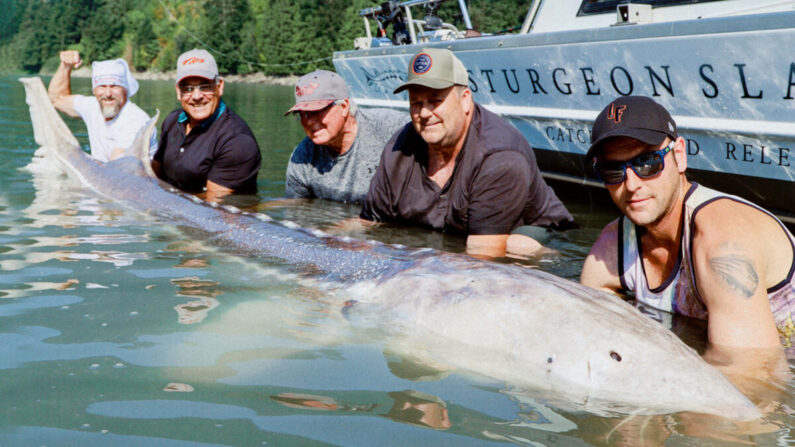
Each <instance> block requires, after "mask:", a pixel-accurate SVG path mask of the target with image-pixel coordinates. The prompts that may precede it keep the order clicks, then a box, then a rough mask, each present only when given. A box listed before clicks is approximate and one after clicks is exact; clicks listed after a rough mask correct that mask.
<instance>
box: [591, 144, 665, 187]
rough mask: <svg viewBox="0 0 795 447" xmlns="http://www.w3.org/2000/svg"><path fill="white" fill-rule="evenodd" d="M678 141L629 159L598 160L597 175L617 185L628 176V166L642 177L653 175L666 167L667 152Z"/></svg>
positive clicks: (606, 182) (595, 163) (608, 182)
mask: <svg viewBox="0 0 795 447" xmlns="http://www.w3.org/2000/svg"><path fill="white" fill-rule="evenodd" d="M675 145H676V141H671V143H670V144H668V146H666V147H664V148H662V149H660V150H658V151H654V152H649V153H646V154H640V155H638V156H637V157H633V158H632V159H630V160H627V161H596V162H594V164H593V168H594V170H595V171H596V176H597V177H599V180H601V181H602V183H604V184H605V185H617V184H619V183H622V182H624V180H625V179H626V177H627V166H629V167H631V168H632V170H633V171H634V172H635V174H636V175H637V176H638V177H640V178H649V177H653V176H655V175H657V174H659V173H660V172H662V170H663V169H665V154H667V153H668V152H671V151H672V150H673V148H674V146H675Z"/></svg>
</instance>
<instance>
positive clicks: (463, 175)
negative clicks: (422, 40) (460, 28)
mask: <svg viewBox="0 0 795 447" xmlns="http://www.w3.org/2000/svg"><path fill="white" fill-rule="evenodd" d="M468 84H469V76H468V74H467V71H466V68H464V65H463V64H462V63H461V61H460V60H458V58H457V57H455V55H454V54H453V53H452V52H451V51H449V50H446V49H437V48H429V49H424V50H422V51H420V52H419V53H418V54H416V55H415V56H414V57H413V58H412V59H411V62H410V63H409V66H408V80H407V82H405V83H404V84H402V85H401V86H399V87H398V88H397V89H396V90H395V93H399V92H401V91H403V90H408V93H409V114H410V116H411V121H412V122H411V123H409V124H408V125H406V126H405V127H404V128H403V129H402V130H400V131H398V132H397V133H396V134H395V135H394V136H393V137H392V139H391V140H390V141H389V142H388V143H387V145H386V148H385V149H384V153H383V155H382V158H381V163H380V165H379V166H378V171H377V172H376V174H375V176H374V177H373V180H372V182H371V183H370V190H369V191H368V193H367V198H366V200H365V205H364V208H363V210H362V214H361V217H362V218H363V219H367V220H372V221H397V222H403V223H410V224H415V225H422V226H426V227H430V228H433V229H435V230H440V231H445V232H451V233H459V234H465V235H467V241H466V245H467V252H468V253H470V254H474V255H484V256H502V255H504V254H505V253H506V249H507V251H509V252H514V253H515V252H521V253H522V254H528V253H529V252H531V251H534V250H537V249H538V248H540V247H541V245H540V244H539V243H538V241H536V240H534V239H533V238H531V237H528V235H520V234H512V232H516V230H517V228H520V227H521V228H527V227H529V226H535V227H534V228H532V229H533V230H541V231H537V232H535V233H531V234H534V235H536V236H538V235H540V236H542V237H543V236H545V233H546V231H547V229H565V228H568V227H570V226H572V225H573V218H572V217H571V215H570V214H569V212H568V211H567V210H566V207H564V206H563V204H562V203H561V202H560V200H559V199H558V198H557V196H556V195H555V193H554V191H552V188H550V187H549V186H548V185H547V184H546V183H545V182H544V179H543V178H542V177H541V173H540V172H539V169H538V165H537V164H536V159H535V155H534V154H533V150H532V149H531V148H530V145H529V144H528V143H527V141H526V140H525V139H524V137H523V136H522V134H521V133H519V131H518V130H517V129H516V128H515V127H513V126H511V125H510V123H508V122H506V121H505V120H503V119H502V118H500V117H499V116H497V115H495V114H494V113H491V112H489V111H488V110H486V109H485V108H483V107H482V106H480V105H479V104H476V103H475V102H474V101H473V99H472V92H471V91H470V90H469V87H468ZM528 229H529V228H528ZM525 234H526V233H525ZM515 247H520V248H518V249H517V248H515Z"/></svg>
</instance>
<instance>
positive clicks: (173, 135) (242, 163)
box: [154, 101, 262, 194]
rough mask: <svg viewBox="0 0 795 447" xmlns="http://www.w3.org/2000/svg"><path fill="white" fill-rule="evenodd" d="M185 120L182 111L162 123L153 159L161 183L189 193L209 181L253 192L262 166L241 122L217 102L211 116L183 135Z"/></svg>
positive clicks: (255, 142) (237, 189)
mask: <svg viewBox="0 0 795 447" xmlns="http://www.w3.org/2000/svg"><path fill="white" fill-rule="evenodd" d="M187 122H188V116H187V114H186V113H185V112H184V111H183V110H182V109H177V110H174V111H173V112H171V113H170V114H169V115H168V116H167V117H166V119H165V121H163V126H162V128H161V133H160V144H159V146H158V149H157V153H156V154H155V157H154V159H155V160H156V161H158V162H160V163H161V166H162V174H161V175H162V176H163V180H165V181H167V182H168V183H170V184H172V185H174V186H176V187H177V188H179V189H181V190H183V191H186V192H191V193H198V192H202V191H203V190H204V188H205V186H206V185H207V180H211V181H213V182H214V183H217V184H219V185H221V186H225V187H227V188H230V189H233V190H234V191H235V192H238V193H248V194H253V193H256V192H257V173H258V172H259V168H260V165H261V163H262V157H261V155H260V151H259V146H258V145H257V140H256V138H254V134H253V133H251V129H249V127H248V125H247V124H246V122H245V121H243V118H240V117H239V116H238V115H237V114H236V113H235V112H233V111H232V109H230V108H229V107H227V106H226V103H224V102H223V101H221V102H220V103H219V105H218V108H217V109H216V111H215V113H214V114H213V115H212V116H211V117H210V118H208V119H207V120H205V121H204V122H203V123H202V124H201V125H199V126H197V127H195V128H193V129H191V132H190V134H188V135H187V136H186V135H185V129H186V125H187Z"/></svg>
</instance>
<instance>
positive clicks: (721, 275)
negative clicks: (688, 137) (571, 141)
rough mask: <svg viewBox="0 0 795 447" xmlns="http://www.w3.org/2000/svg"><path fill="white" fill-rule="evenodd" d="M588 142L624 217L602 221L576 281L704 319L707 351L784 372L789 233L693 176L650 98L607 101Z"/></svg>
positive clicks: (740, 366)
mask: <svg viewBox="0 0 795 447" xmlns="http://www.w3.org/2000/svg"><path fill="white" fill-rule="evenodd" d="M591 142H592V144H591V147H590V148H589V150H588V153H587V155H586V158H588V159H591V158H593V159H594V160H595V162H594V168H595V170H596V173H597V175H598V177H599V178H600V179H601V180H602V182H604V184H605V187H606V188H607V191H608V193H609V194H610V197H611V198H612V199H613V202H615V204H616V206H617V207H618V209H619V211H621V213H622V214H623V216H621V217H620V218H618V219H616V220H614V221H613V222H611V223H609V224H608V225H607V226H606V227H605V228H604V229H603V230H602V233H601V234H600V235H599V238H598V239H597V241H596V243H595V244H594V246H593V247H592V248H591V251H590V253H589V254H588V256H587V257H586V259H585V263H584V264H583V268H582V275H581V276H580V281H581V282H582V283H583V284H585V285H588V286H591V287H596V288H600V289H606V290H610V291H612V292H632V293H633V296H634V298H635V299H636V300H637V301H639V302H641V303H644V304H645V305H647V306H650V307H653V308H656V309H660V310H663V311H666V312H671V313H678V314H683V315H687V316H689V317H693V318H699V319H704V320H707V328H708V330H707V338H708V339H709V342H710V345H709V347H708V349H707V352H706V356H707V358H712V359H716V360H717V361H718V362H719V363H721V364H723V365H726V366H728V367H729V368H728V369H730V370H732V372H733V373H737V374H739V375H748V376H750V377H754V376H756V377H759V376H760V374H761V375H762V376H764V375H765V374H773V375H777V374H779V373H786V372H787V370H788V365H787V362H786V361H785V360H784V355H783V352H784V350H783V349H782V343H783V345H784V346H786V347H788V348H789V352H788V355H789V356H790V357H793V358H795V348H792V346H793V342H795V325H793V311H795V236H793V235H792V233H790V232H789V231H788V230H787V228H786V227H785V226H784V225H783V224H782V223H781V222H780V221H779V220H778V219H776V218H775V217H774V216H773V215H772V214H770V213H769V212H767V211H765V210H764V209H762V208H760V207H758V206H756V205H754V204H753V203H751V202H748V201H746V200H743V199H741V198H739V197H735V196H730V195H727V194H724V193H721V192H718V191H715V190H713V189H709V188H706V187H704V186H702V185H699V184H697V183H694V182H690V181H689V180H688V179H687V177H686V175H685V171H686V169H687V144H686V143H685V140H684V138H682V137H681V136H679V134H678V133H677V128H676V123H675V122H674V120H673V118H672V117H671V115H670V114H669V113H668V111H667V110H666V109H665V108H664V107H662V106H661V105H660V104H658V103H656V102H655V101H654V100H652V99H651V98H648V97H645V96H626V97H620V98H617V99H615V100H614V101H612V102H611V103H610V104H608V105H607V106H606V107H605V108H604V109H603V110H602V112H601V113H600V114H599V115H598V116H597V118H596V120H595V121H594V124H593V131H592V133H591ZM778 368H780V369H778Z"/></svg>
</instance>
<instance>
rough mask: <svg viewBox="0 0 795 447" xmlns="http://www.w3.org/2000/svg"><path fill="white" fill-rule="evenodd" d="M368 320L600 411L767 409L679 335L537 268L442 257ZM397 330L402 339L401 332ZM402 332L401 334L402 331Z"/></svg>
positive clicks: (514, 382) (446, 359) (402, 278)
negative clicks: (757, 404) (748, 395)
mask: <svg viewBox="0 0 795 447" xmlns="http://www.w3.org/2000/svg"><path fill="white" fill-rule="evenodd" d="M371 293H372V295H373V296H374V298H372V299H370V301H371V304H373V306H374V307H373V306H370V309H369V311H368V313H371V312H373V313H375V312H377V313H378V316H377V318H378V319H379V321H380V323H379V324H380V325H382V326H383V325H390V322H388V321H385V320H387V319H391V320H392V322H391V325H390V327H392V328H393V329H392V330H393V332H395V335H396V336H399V337H402V338H403V340H404V341H403V344H404V347H405V348H406V350H407V351H411V352H414V353H416V351H417V349H418V346H420V347H422V349H423V350H424V351H425V354H424V355H426V356H428V357H429V358H432V359H434V360H436V361H438V362H441V363H444V364H448V365H451V366H455V367H457V368H459V369H462V370H467V371H471V372H474V373H477V374H479V375H483V376H487V377H491V378H493V379H497V380H500V381H503V382H505V383H506V384H507V385H509V386H510V387H511V388H522V389H526V390H528V391H530V392H532V391H534V390H535V391H537V392H540V393H542V394H544V395H545V396H550V395H552V396H555V398H556V400H558V401H559V402H566V403H568V404H569V406H573V407H575V408H577V409H579V410H585V411H589V412H593V413H599V412H604V411H607V412H611V411H616V412H621V413H633V414H659V413H673V412H679V411H694V412H700V413H708V414H715V415H720V416H725V417H730V418H733V419H739V420H749V419H755V418H758V417H759V416H760V412H759V410H758V409H757V408H756V407H755V406H754V405H753V404H752V403H751V402H750V401H749V400H748V399H747V398H746V397H745V396H744V395H743V394H742V393H741V392H740V391H739V390H738V389H737V388H736V387H735V386H734V385H733V384H732V383H731V382H730V381H729V380H728V379H727V378H726V377H725V376H724V375H723V374H721V373H720V371H718V370H717V369H716V368H715V367H713V366H711V365H709V364H708V363H706V362H705V361H704V360H703V359H702V358H701V357H700V356H699V355H698V354H697V353H696V352H695V351H694V350H693V349H691V348H690V347H688V346H687V345H685V344H684V343H683V342H682V341H681V340H679V338H677V337H676V335H674V334H673V333H672V332H671V331H669V330H668V329H666V328H664V327H663V326H662V325H660V324H659V323H658V322H656V321H654V320H651V319H650V318H648V317H647V316H645V315H643V314H641V313H640V312H639V311H638V310H637V309H635V308H634V307H633V306H631V305H630V304H628V303H626V302H624V301H623V300H621V299H620V298H618V297H617V296H614V295H612V294H609V293H605V292H600V291H597V290H594V289H591V288H588V287H585V286H582V285H580V284H577V283H574V282H572V281H569V280H565V279H562V278H559V277H556V276H554V275H551V274H547V273H544V272H539V271H537V270H532V269H527V268H522V267H518V266H510V265H504V264H497V263H488V262H479V261H476V260H474V259H471V258H468V257H457V256H444V255H442V256H435V257H433V258H429V259H427V260H423V261H421V262H418V263H417V264H416V265H415V266H414V267H412V268H411V269H407V270H403V271H401V272H399V273H397V274H395V275H394V276H392V277H391V278H389V279H386V280H384V281H382V282H380V283H379V284H378V285H377V287H376V288H374V289H373V291H372V292H371ZM395 328H398V329H395ZM398 332H402V333H398Z"/></svg>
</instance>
